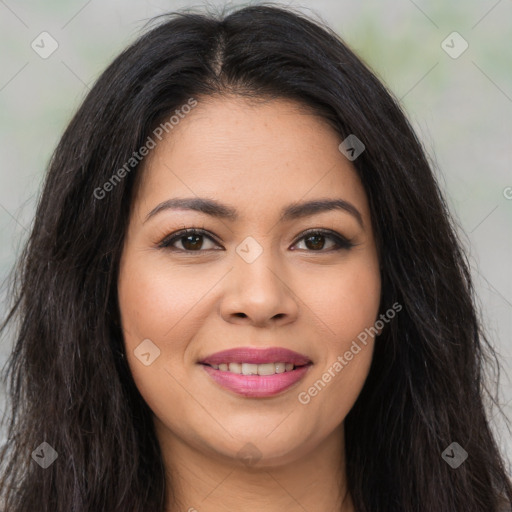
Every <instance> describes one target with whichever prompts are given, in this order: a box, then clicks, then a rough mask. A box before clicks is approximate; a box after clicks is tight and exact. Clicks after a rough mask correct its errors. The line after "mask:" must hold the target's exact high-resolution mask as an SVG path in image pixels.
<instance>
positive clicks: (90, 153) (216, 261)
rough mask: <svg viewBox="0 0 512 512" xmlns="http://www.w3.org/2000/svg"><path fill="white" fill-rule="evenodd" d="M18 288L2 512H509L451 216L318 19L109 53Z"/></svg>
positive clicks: (288, 15)
mask: <svg viewBox="0 0 512 512" xmlns="http://www.w3.org/2000/svg"><path fill="white" fill-rule="evenodd" d="M17 277H18V279H17V281H16V285H17V286H16V288H15V290H14V293H15V295H14V305H13V308H12V310H11V312H10V314H9V316H8V318H7V320H6V322H5V324H4V328H5V327H6V326H7V325H10V323H12V322H14V321H15V320H17V321H18V322H19V324H18V331H17V340H16V344H15V347H14V351H13V353H12V355H11V358H10V360H9V366H8V372H7V374H8V376H9V377H10V393H11V405H12V414H11V416H10V420H11V421H10V424H9V431H8V434H9V438H8V443H7V444H6V446H5V447H4V448H3V452H2V460H4V461H6V462H5V464H4V468H3V473H2V480H1V495H2V497H3V498H4V507H5V510H9V512H22V511H29V510H30V511H33V510H38V511H44V512H46V511H48V512H49V511H52V512H61V511H62V512H63V511H70V510H73V511H76V512H85V511H88V512H89V511H95V512H96V511H100V510H101V511H109V512H110V511H123V512H124V511H134V512H135V511H137V512H143V511H147V512H149V511H151V512H153V511H168V512H176V511H178V510H180V511H181V510H188V511H189V512H192V511H194V510H197V511H199V512H202V511H210V512H216V511H220V510H244V511H256V510H257V511H261V510H265V511H268V512H273V511H275V510H283V509H286V510H293V511H295V510H297V511H298V510H308V511H312V512H313V511H327V510H332V511H343V512H355V511H357V512H370V511H371V512H379V511H393V512H397V511H403V512H412V511H415V512H416V511H427V510H428V511H431V510H436V511H439V512H444V511H446V512H448V511H454V510H461V511H462V510H464V511H465V512H472V511H475V512H476V511H486V512H496V511H498V510H507V508H506V507H508V509H509V510H510V503H512V485H511V483H510V480H509V477H508V476H507V474H506V471H505V464H504V460H503V458H502V456H501V455H500V453H499V450H498V448H497V445H496V442H495V440H494V438H493V435H492V432H491V430H490V424H489V418H488V416H487V414H486V411H485V409H484V405H483V400H484V393H486V389H487V388H486V385H487V382H486V380H485V379H484V366H483V365H484V361H487V360H488V356H489V355H491V356H492V355H494V351H493V348H492V346H491V345H490V344H489V343H488V341H487V340H486V338H485V336H484V334H483V333H482V329H481V326H480V324H479V321H478V317H477V312H476V308H475V303H474V293H473V286H472V282H471V277H470V273H469V268H468V265H467V261H466V259H465V255H464V253H463V252H462V250H461V246H460V243H459V241H458V239H457V237H456V234H455V229H454V227H453V222H452V220H451V217H450V215H449V212H448V210H447V207H446V204H445V202H444V200H443V198H442V196H441V194H440V191H439V189H438V186H437V184H436V181H435V179H434V176H433V174H432V171H431V169H430V168H429V164H428V162H427V160H426V158H425V155H424V153H423V150H422V148H421V145H420V143H419V141H418V140H417V138H416V136H415V134H414V133H413V131H412V129H411V127H410V125H409V123H408V122H407V120H406V119H405V117H404V115H403V113H402V111H401V110H400V107H399V106H398V104H397V102H396V101H395V100H394V99H393V98H392V96H391V95H390V93H389V92H387V91H386V89H385V88H384V87H383V85H382V84H381V83H380V82H379V81H378V80H377V79H376V78H375V76H374V75H373V74H372V73H371V72H370V71H369V70H368V69H367V68H366V67H365V65H364V64H363V63H362V62H361V61H360V60H359V59H358V58H357V57H356V56H355V55H354V54H353V53H352V52H351V51H350V50H349V49H348V48H347V46H346V45H345V44H344V43H343V42H342V41H341V40H340V39H339V37H338V36H337V35H336V34H335V33H333V32H332V31H331V30H330V29H329V28H326V27H321V26H319V25H317V24H316V23H315V22H313V21H312V20H308V19H306V18H305V17H304V16H303V15H300V14H298V13H294V12H292V11H291V10H288V9H283V8H278V7H272V6H264V5H260V6H252V7H246V8H243V9H240V10H237V11H234V12H232V13H231V14H229V15H228V16H225V17H223V18H222V19H216V18H214V17H211V16H206V15H199V14H190V13H188V14H186V13H177V14H174V15H169V16H168V18H166V19H164V22H163V23H161V24H160V25H159V26H157V27H155V28H153V29H152V30H151V31H149V32H148V33H146V34H145V35H144V36H142V37H141V38H140V39H139V40H138V41H136V42H135V43H134V44H133V45H132V46H130V47H129V48H128V49H127V50H125V51H124V52H123V53H122V54H121V55H120V56H119V57H117V58H116V59H115V60H114V62H113V63H112V64H111V65H110V66H109V67H108V68H107V70H106V71H105V72H104V73H103V74H102V76H101V77H100V78H99V80H98V82H97V83H96V85H95V86H94V87H93V89H92V90H91V92H90V93H89V95H88V96H87V98H86V99H85V101H84V103H83V105H82V106H81V107H80V108H79V110H78V112H77V114H76V115H75V117H74V118H73V120H72V121H71V123H70V124H69V126H68V128H67V129H66V131H65V133H64V135H63V137H62V139H61V141H60V143H59V145H58V147H57V149H56V151H55V153H54V155H53V158H52V161H51V163H50V166H49V171H48V175H47V178H46V182H45V185H44V190H43V193H42V196H41V199H40V201H39V205H38V209H37V213H36V218H35V223H34V226H33V230H32V233H31V236H30V239H29V241H28V244H27V247H26V249H25V251H24V253H23V257H22V259H21V262H20V266H19V270H18V274H17ZM496 364H498V363H497V361H496Z"/></svg>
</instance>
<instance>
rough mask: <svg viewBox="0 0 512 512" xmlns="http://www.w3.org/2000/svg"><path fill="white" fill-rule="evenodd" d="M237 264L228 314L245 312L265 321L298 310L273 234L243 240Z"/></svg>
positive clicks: (225, 312)
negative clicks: (273, 245) (284, 273)
mask: <svg viewBox="0 0 512 512" xmlns="http://www.w3.org/2000/svg"><path fill="white" fill-rule="evenodd" d="M233 267H234V268H233V271H232V277H231V279H232V280H233V281H232V283H231V286H229V289H228V291H227V294H228V295H227V296H226V297H224V301H223V304H224V308H223V309H224V314H227V315H228V316H231V317H232V316H237V317H238V316H240V315H241V314H242V315H243V316H244V317H245V316H247V317H249V318H250V319H252V320H253V321H254V322H258V323H261V322H266V321H268V320H270V319H271V318H273V317H276V318H277V317H281V316H283V315H285V316H286V315H288V316H289V315H292V314H294V313H295V312H296V309H297V305H296V303H295V300H294V296H293V293H292V292H291V286H290V285H289V284H287V283H286V278H285V276H284V275H283V268H284V267H283V265H282V261H281V260H280V258H279V255H278V251H275V250H274V248H273V247H272V245H271V238H270V237H266V238H262V239H261V242H260V241H258V240H256V239H255V238H253V237H251V236H249V237H247V238H246V239H245V240H243V241H242V242H241V243H240V244H239V245H238V246H237V248H236V254H235V255H234V259H233ZM276 315H277V316H276Z"/></svg>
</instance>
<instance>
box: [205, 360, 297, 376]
mask: <svg viewBox="0 0 512 512" xmlns="http://www.w3.org/2000/svg"><path fill="white" fill-rule="evenodd" d="M210 366H211V367H212V368H215V369H216V370H220V371H223V372H231V373H237V374H239V375H274V374H275V373H284V372H285V371H286V372H291V371H292V370H293V368H294V364H293V363H264V364H253V363H221V364H212V365H210Z"/></svg>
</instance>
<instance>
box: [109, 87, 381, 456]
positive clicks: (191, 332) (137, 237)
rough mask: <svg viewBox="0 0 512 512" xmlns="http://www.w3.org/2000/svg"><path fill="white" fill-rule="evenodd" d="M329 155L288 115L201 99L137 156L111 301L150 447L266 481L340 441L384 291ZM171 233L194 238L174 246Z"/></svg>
mask: <svg viewBox="0 0 512 512" xmlns="http://www.w3.org/2000/svg"><path fill="white" fill-rule="evenodd" d="M341 142H342V139H341V138H340V137H339V135H338V134H336V133H335V132H334V131H333V130H332V129H331V128H330V127H329V126H328V125H327V124H326V123H325V122H324V121H323V120H322V119H321V118H319V117H316V116H313V115H311V114H306V113H305V112H304V111H300V110H299V106H298V105H297V104H295V103H293V102H289V101H285V100H273V101H269V102H266V103H262V104H260V105H258V106H254V105H250V104H248V103H247V102H246V101H245V100H243V99H241V98H239V97H230V98H223V99H212V98H210V99H208V100H207V101H199V103H198V104H197V106H196V107H195V108H194V109H192V110H191V111H190V113H188V114H187V115H186V116H184V118H183V119H181V120H180V122H179V124H177V125H175V126H174V127H173V128H172V130H171V131H170V132H169V135H167V136H166V138H163V140H162V142H160V143H159V144H158V145H157V147H156V148H155V149H154V150H153V151H152V152H151V153H150V154H149V155H148V158H147V160H146V162H145V170H144V174H143V178H142V180H141V181H140V184H139V187H138V190H137V195H136V197H135V199H134V204H133V212H132V217H131V219H130V225H129V229H128V233H127V237H126V240H125V246H124V250H123V255H122V259H121V267H120V275H119V283H118V287H119V303H120V310H121V317H122V325H123V330H124V336H125V346H126V355H127V360H128V364H129V366H130V369H131V372H132V374H133V378H134V380H135V383H136V385H137V387H138V389H139V390H140V393H141V395H142V396H143V398H144V399H145V401H146V402H147V404H148V405H149V407H150V408H151V410H152V411H153V413H154V419H155V425H156V428H157V432H158V433H159V438H160V440H161V441H162V442H163V443H172V442H173V441H175V442H177V443H179V444H180V445H187V446H189V447H191V448H193V449H200V450H201V451H202V452H203V453H208V454H210V455H211V456H212V457H218V458H222V459H224V458H225V457H227V458H231V459H236V458H245V459H247V457H249V458H250V457H255V458H257V459H259V463H260V464H267V465H269V466H272V465H277V464H280V463H284V462H286V461H288V462H290V461H293V460H295V459H297V458H298V457H301V456H303V455H304V454H305V453H308V452H310V451H311V450H313V449H315V448H316V447H318V446H319V445H320V443H324V442H325V441H326V440H328V439H334V438H339V437H340V436H339V435H338V434H340V433H342V431H343V420H344V418H345V416H346V415H347V413H348V412H349V411H350V409H351V407H352V406H353V404H354V402H355V400H356V398H357V396H358V394H359V392H360V390H361V388H362V386H363V384H364V381H365V379H366V376H367V374H368V370H369V365H370V362H371V358H372V352H373V339H372V337H371V336H366V344H363V343H361V341H359V340H361V339H363V338H364V337H365V336H364V335H363V336H362V337H361V336H360V335H361V333H364V332H365V328H369V327H372V326H373V325H374V323H375V321H376V319H377V314H378V308H379V301H380V285H381V282H380V273H379V261H378V256H377V250H376V245H375V241H374V236H373V233H372V225H371V219H370V212H369V207H368V203H367V198H366V195H365V191H364V188H363V186H362V184H361V183H360V180H359V179H358V177H357V174H356V172H355V170H354V167H353V165H352V164H351V162H350V161H349V160H348V159H347V158H346V157H345V156H344V155H343V154H342V153H341V152H340V150H339V148H338V146H339V144H340V143H341ZM176 199H181V200H185V199H186V200H187V201H195V204H196V205H199V204H200V203H199V201H200V200H204V201H209V202H214V203H215V206H207V207H205V208H203V211H199V210H197V209H190V208H186V207H185V206H184V205H183V204H182V206H181V207H180V208H174V207H172V204H171V203H170V201H172V200H176ZM315 201H339V203H338V205H341V206H338V207H335V208H324V207H320V206H319V205H318V204H317V205H316V206H315V203H314V202H315ZM310 202H313V203H312V204H311V205H310V206H308V207H305V206H303V205H305V204H306V203H310ZM317 206H318V207H317ZM184 228H189V229H191V228H195V229H197V230H201V232H200V233H192V234H190V233H188V234H183V233H181V235H178V236H177V237H176V238H175V239H174V240H171V235H172V234H174V233H178V232H179V231H180V230H183V229H184ZM321 230H325V231H327V232H325V231H324V232H321V233H318V231H321ZM306 231H311V232H310V233H305V232H306ZM337 236H338V237H340V240H338V239H337V238H336V237H337ZM345 239H347V240H349V241H350V242H351V243H352V244H354V245H353V246H350V245H347V244H346V243H345V242H344V240H345ZM358 335H359V336H360V338H359V340H358ZM354 340H355V341H356V345H358V346H359V350H357V348H355V347H356V345H354V343H353V342H354ZM269 348H273V349H276V348H277V349H282V350H283V351H281V352H279V351H274V352H272V351H266V352H265V349H269ZM231 349H240V352H238V353H232V354H230V355H229V354H221V355H219V356H218V357H215V358H214V357H213V356H214V355H215V354H216V353H218V352H221V351H227V350H231ZM286 350H288V351H293V352H294V353H296V354H300V355H301V356H304V359H303V360H300V358H297V356H296V358H295V359H294V356H293V355H292V354H290V353H287V352H285V351H286ZM347 353H350V354H351V355H352V356H351V357H350V354H347ZM205 360H206V361H205ZM223 361H224V362H225V364H228V363H234V364H229V365H228V366H227V367H226V366H223V364H224V363H223ZM342 361H343V362H342ZM205 362H209V363H210V364H211V365H212V366H207V365H206V364H205ZM237 363H240V365H239V364H237ZM243 363H245V364H243ZM258 363H260V364H258ZM274 363H278V364H274ZM279 363H288V365H287V364H284V365H283V364H279ZM305 363H307V364H306V365H305V366H304V364H305ZM215 364H217V365H220V366H219V367H218V369H216V368H215V366H214V365H215ZM292 364H293V365H294V367H295V369H293V370H291V371H290V368H291V366H290V365H292ZM226 368H227V371H226ZM240 371H243V372H244V373H246V374H247V373H248V374H249V375H245V374H241V375H240V374H237V372H240ZM254 373H256V374H254ZM249 443H250V445H249ZM251 451H252V453H249V452H251Z"/></svg>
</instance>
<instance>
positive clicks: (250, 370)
mask: <svg viewBox="0 0 512 512" xmlns="http://www.w3.org/2000/svg"><path fill="white" fill-rule="evenodd" d="M242 374H243V375H258V365H257V364H251V363H242Z"/></svg>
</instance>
